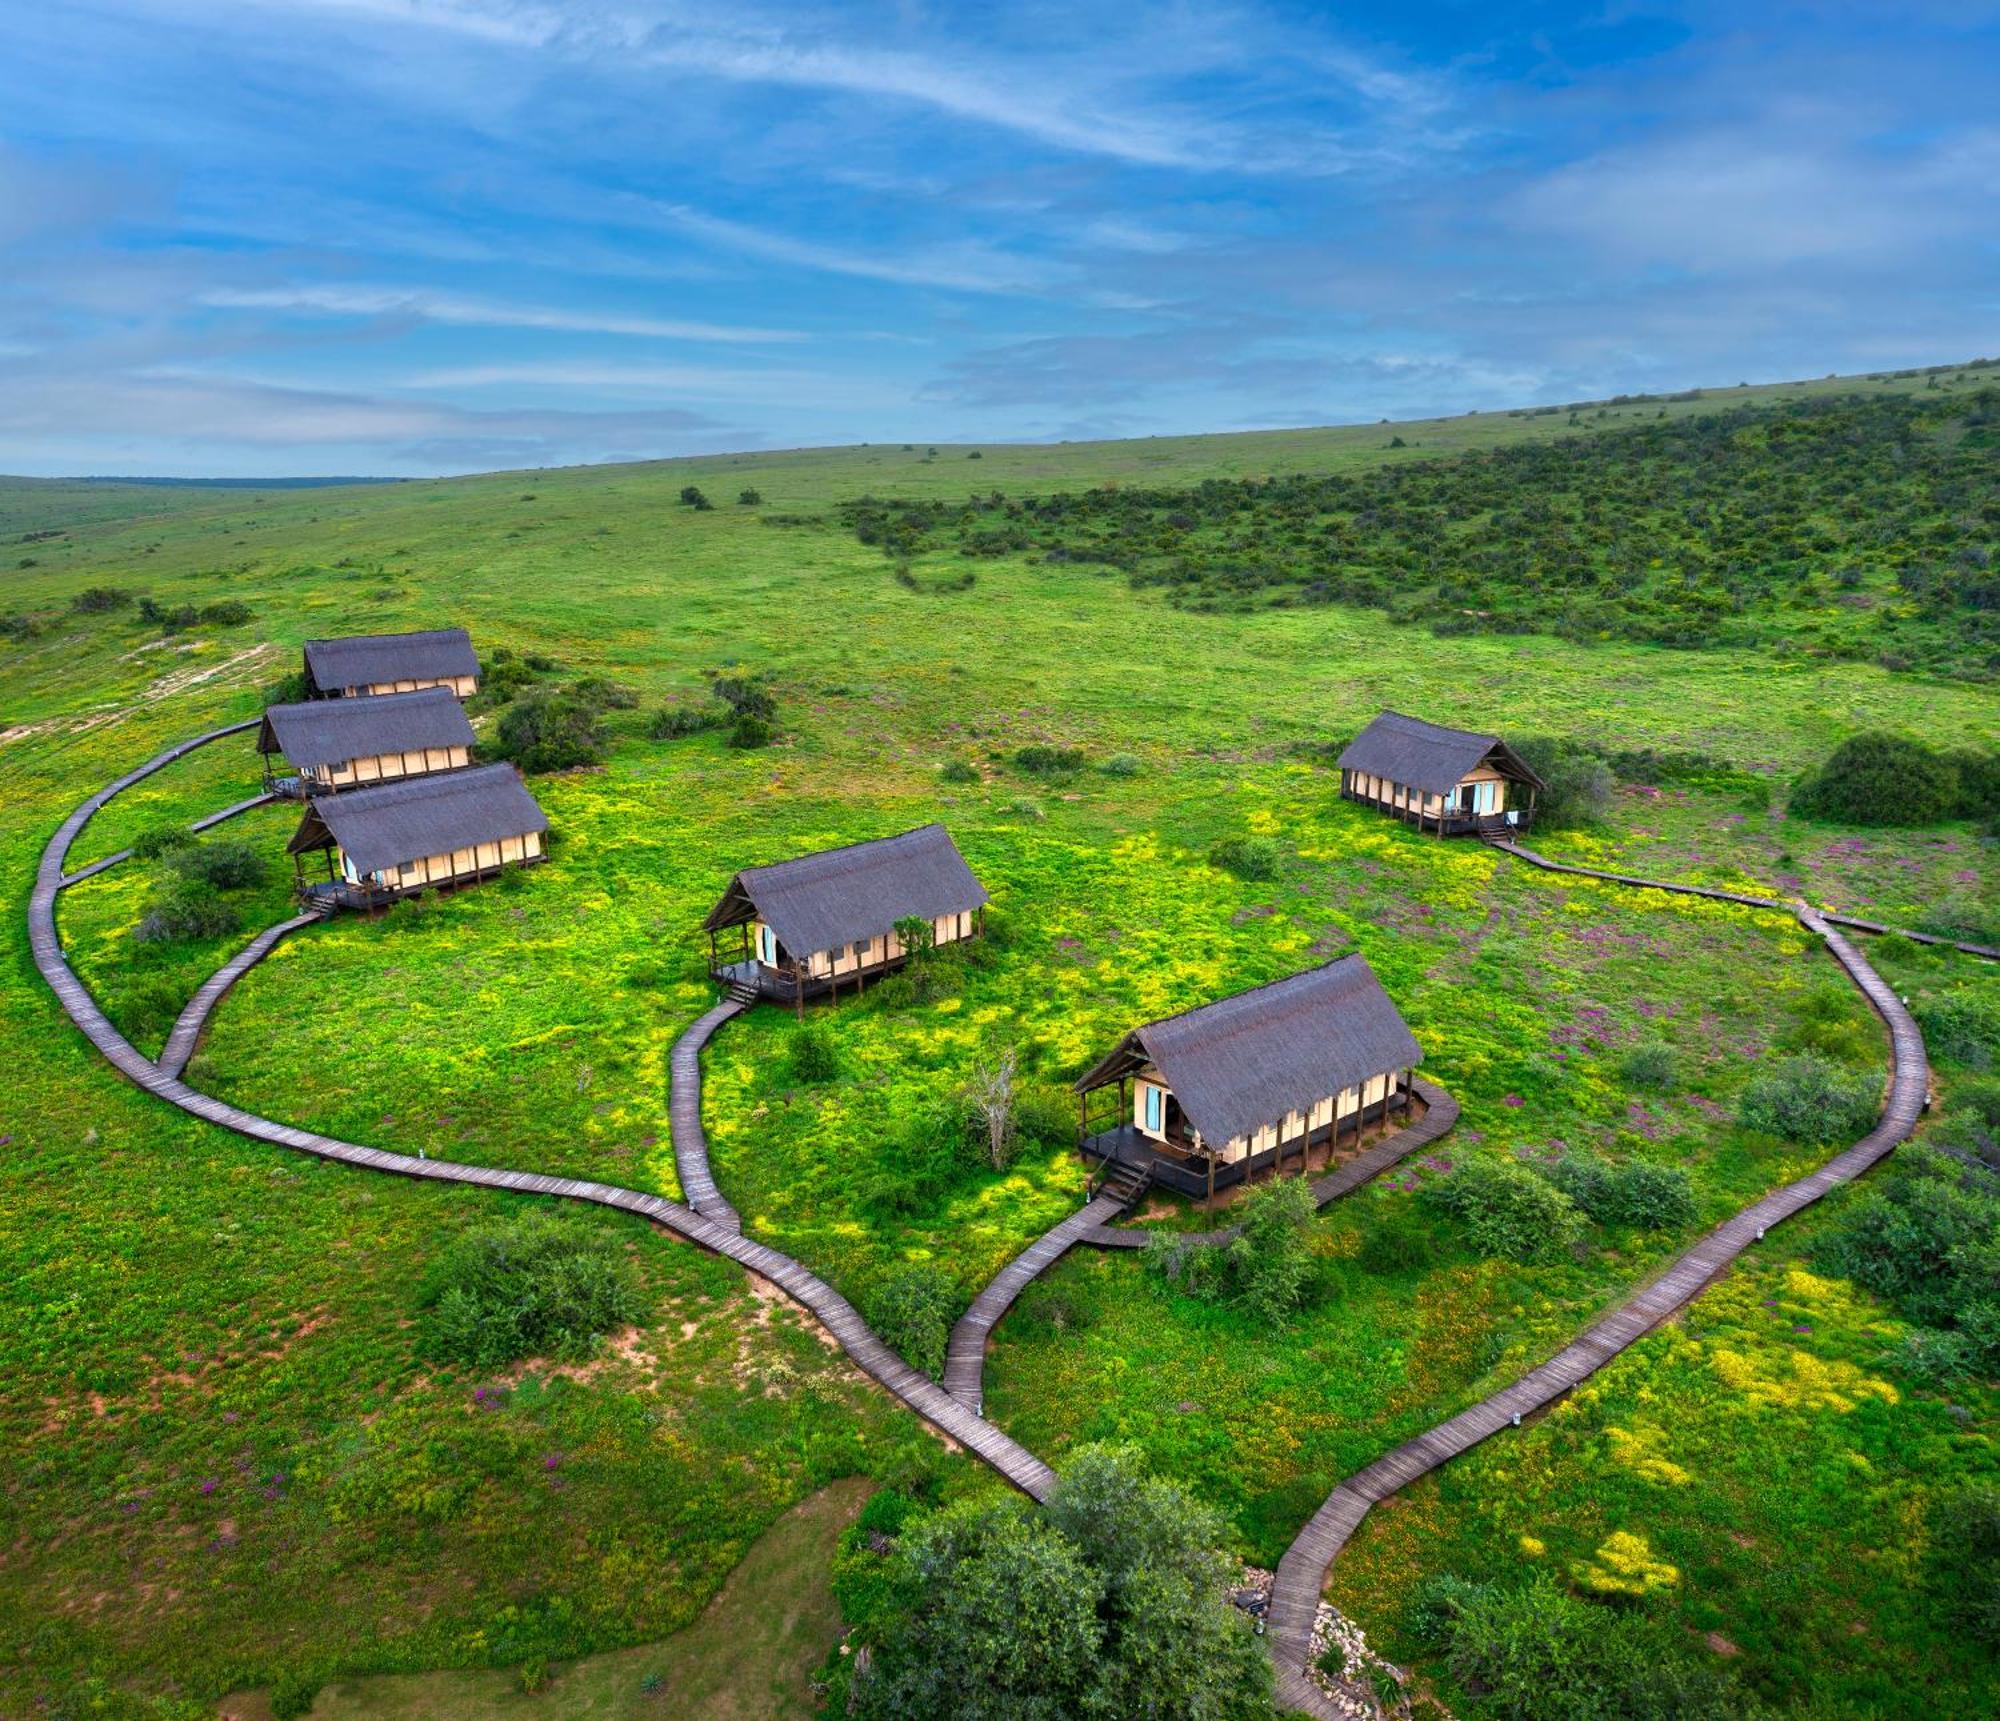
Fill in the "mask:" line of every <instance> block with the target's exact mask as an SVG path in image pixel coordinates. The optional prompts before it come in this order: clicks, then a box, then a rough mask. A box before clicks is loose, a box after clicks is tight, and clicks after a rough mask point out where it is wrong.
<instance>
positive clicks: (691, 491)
mask: <svg viewBox="0 0 2000 1721" xmlns="http://www.w3.org/2000/svg"><path fill="white" fill-rule="evenodd" d="M681 506H682V507H683V508H694V509H702V508H712V507H714V506H715V504H714V503H712V502H711V501H709V499H708V498H707V497H706V496H704V495H703V494H702V493H701V487H700V486H699V485H696V484H683V485H682V486H681Z"/></svg>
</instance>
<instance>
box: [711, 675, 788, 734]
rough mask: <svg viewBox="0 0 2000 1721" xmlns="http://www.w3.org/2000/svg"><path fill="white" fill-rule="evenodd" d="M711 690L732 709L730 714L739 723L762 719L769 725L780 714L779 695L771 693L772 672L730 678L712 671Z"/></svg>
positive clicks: (730, 676) (731, 676)
mask: <svg viewBox="0 0 2000 1721" xmlns="http://www.w3.org/2000/svg"><path fill="white" fill-rule="evenodd" d="M708 690H709V692H711V693H712V694H714V695H715V697H716V698H717V699H719V700H721V701H722V703H723V704H724V705H726V706H728V707H729V711H730V715H731V716H732V717H733V718H736V719H738V720H740V719H742V718H745V717H761V718H763V719H764V720H765V722H767V723H769V722H772V721H774V720H775V719H776V717H777V715H778V696H777V695H776V694H775V693H773V692H772V691H771V672H770V671H769V670H767V669H759V670H751V671H748V672H737V673H733V674H727V675H725V674H723V673H721V672H720V671H715V672H712V673H710V675H709V683H708Z"/></svg>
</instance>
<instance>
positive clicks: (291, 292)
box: [201, 286, 804, 344]
mask: <svg viewBox="0 0 2000 1721" xmlns="http://www.w3.org/2000/svg"><path fill="white" fill-rule="evenodd" d="M201 302H202V303H203V304H205V305H212V306H215V307H217V308H218V309H228V310H251V311H289V312H295V313H298V314H300V315H304V316H325V317H411V318H419V319H421V320H423V321H424V322H429V323H456V324H462V325H465V326H468V327H473V328H494V329H562V330H566V331H570V332H572V333H577V334H590V335H632V336H637V337H639V338H641V339H646V340H666V341H717V342H747V343H752V344H756V343H765V342H777V341H796V340H801V339H803V338H804V337H803V336H802V335H801V334H800V333H799V332H798V331H796V330H793V329H755V328H742V327H739V326H737V325H734V324H729V323H702V322H687V321H683V320H681V319H680V318H676V317H643V316H628V315H625V314H623V313H620V312H615V311H590V310H581V309H569V308H564V307H557V306H551V305H511V304H506V303H503V302H499V301H496V300H491V299H478V298H466V297H461V296H460V295H458V294H455V293H442V292H436V291H433V290H431V289H429V288H424V287H367V286H292V287H215V288H211V289H210V290H209V291H207V292H205V293H203V294H202V296H201Z"/></svg>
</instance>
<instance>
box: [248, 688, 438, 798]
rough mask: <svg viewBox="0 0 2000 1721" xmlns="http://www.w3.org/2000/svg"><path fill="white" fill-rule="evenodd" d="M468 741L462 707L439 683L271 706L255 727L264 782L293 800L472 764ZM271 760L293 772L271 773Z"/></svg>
mask: <svg viewBox="0 0 2000 1721" xmlns="http://www.w3.org/2000/svg"><path fill="white" fill-rule="evenodd" d="M472 741H473V736H472V724H471V723H470V722H469V721H468V720H467V718H466V715H465V707H464V706H462V705H460V704H459V702H458V696H457V695H456V694H454V693H453V692H452V691H451V690H450V689H449V688H446V687H427V688H425V689H424V690H423V691H422V692H421V693H391V694H387V695H385V696H384V697H382V698H380V699H311V700H307V701H306V702H305V703H304V704H303V705H273V706H271V707H270V708H269V709H268V710H266V711H265V713H264V723H263V727H262V728H260V729H259V730H258V731H257V751H258V752H259V753H261V754H262V755H263V756H264V787H265V788H267V789H269V790H271V791H272V792H273V793H276V794H281V795H286V796H291V797H294V798H296V797H299V796H311V795H322V794H331V793H333V792H334V791H336V790H340V789H352V788H356V787H360V786H363V785H366V784H370V783H388V782H394V781H397V780H398V779H400V778H404V777H423V776H428V775H430V774H431V773H432V772H435V771H460V770H463V769H464V768H465V767H466V766H467V765H469V764H471V762H472ZM276 758H282V759H283V760H284V761H285V763H286V764H288V765H290V766H291V768H292V770H293V771H294V772H296V773H297V775H295V776H282V775H280V774H279V773H277V772H276V771H274V770H273V768H272V760H273V759H276Z"/></svg>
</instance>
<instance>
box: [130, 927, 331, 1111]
mask: <svg viewBox="0 0 2000 1721" xmlns="http://www.w3.org/2000/svg"><path fill="white" fill-rule="evenodd" d="M327 912H328V911H327V909H325V908H324V907H318V908H311V909H308V910H307V911H306V912H305V913H304V914H295V915H293V916H292V918H291V919H290V920H281V921H279V922H278V924H277V925H276V926H267V927H266V928H265V929H264V930H263V931H262V932H260V933H258V934H257V936H256V937H255V938H253V939H251V940H250V942H249V943H248V944H246V945H244V947H243V948H242V949H241V950H239V951H238V952H237V953H236V954H235V955H234V956H232V957H230V959H229V960H228V961H227V962H225V963H223V965H222V966H221V967H220V968H218V969H217V970H216V971H215V972H214V973H213V974H211V975H210V976H209V977H208V978H207V979H206V980H204V981H203V982H202V983H201V986H200V988H199V989H198V990H197V991H196V992H195V995H194V996H193V997H192V998H190V999H189V1000H188V1001H187V1008H185V1009H184V1010H182V1011H181V1013H180V1015H179V1017H178V1018H177V1019H176V1020H175V1022H174V1025H173V1029H172V1031H171V1032H170V1033H169V1034H168V1035H167V1043H166V1045H165V1046H163V1047H162V1048H161V1050H160V1056H159V1065H160V1068H161V1069H163V1070H165V1071H166V1073H167V1074H168V1075H170V1076H177V1075H179V1074H180V1073H181V1072H182V1071H183V1070H185V1069H186V1068H187V1067H188V1059H190V1058H192V1057H193V1056H194V1049H195V1047H196V1046H197V1045H198V1044H200V1042H201V1031H202V1029H203V1028H205V1027H207V1026H208V1018H209V1017H210V1015H212V1014H213V1013H214V1010H215V1007H216V1005H218V1004H220V1003H221V1002H222V995H223V994H224V993H225V992H227V991H228V990H229V988H230V987H232V986H234V985H235V984H236V982H237V981H239V980H241V979H242V978H243V976H244V975H246V974H248V973H249V972H250V970H251V969H253V968H255V967H256V966H257V964H258V963H260V962H262V961H263V960H264V958H265V957H267V956H268V955H270V954H271V952H272V950H273V949H274V948H275V947H276V945H277V943H278V940H279V939H281V938H284V937H286V936H287V935H288V934H290V933H294V932H296V931H298V929H299V928H300V927H302V926H311V925H312V924H313V922H314V921H317V920H324V919H325V918H326V915H327Z"/></svg>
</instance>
